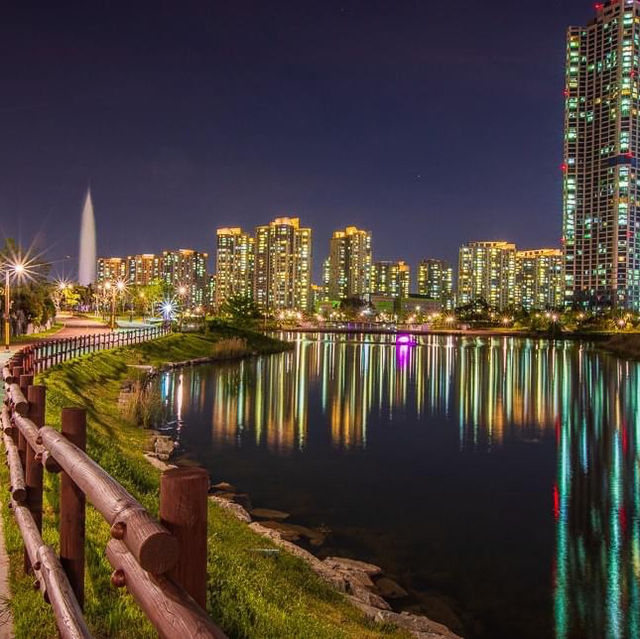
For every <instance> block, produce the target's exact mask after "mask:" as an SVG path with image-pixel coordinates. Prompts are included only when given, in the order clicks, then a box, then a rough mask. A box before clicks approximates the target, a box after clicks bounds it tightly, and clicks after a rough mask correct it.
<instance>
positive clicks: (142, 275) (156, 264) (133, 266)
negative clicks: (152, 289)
mask: <svg viewBox="0 0 640 639" xmlns="http://www.w3.org/2000/svg"><path fill="white" fill-rule="evenodd" d="M126 278H127V282H128V283H129V284H132V285H134V286H148V285H149V284H151V283H152V282H155V281H157V280H160V279H161V278H162V257H161V256H159V255H154V254H153V253H144V254H142V255H129V256H128V257H127V266H126Z"/></svg>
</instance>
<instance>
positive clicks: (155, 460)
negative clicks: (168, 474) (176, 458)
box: [144, 453, 177, 471]
mask: <svg viewBox="0 0 640 639" xmlns="http://www.w3.org/2000/svg"><path fill="white" fill-rule="evenodd" d="M144 456H145V459H146V460H147V461H148V462H149V463H150V464H151V465H152V466H155V467H156V468H158V469H159V470H162V471H165V470H169V469H170V468H177V466H176V465H175V464H167V463H165V462H163V461H160V460H159V459H158V458H157V457H154V456H153V455H150V454H149V453H145V455H144Z"/></svg>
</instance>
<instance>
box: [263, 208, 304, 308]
mask: <svg viewBox="0 0 640 639" xmlns="http://www.w3.org/2000/svg"><path fill="white" fill-rule="evenodd" d="M254 269H255V270H254V289H253V295H254V299H255V301H256V303H257V304H258V306H260V308H262V309H265V310H270V311H273V310H281V309H282V310H284V309H295V310H301V311H306V310H309V309H310V302H311V297H310V286H311V229H310V228H303V227H301V226H300V218H297V217H281V218H276V219H275V220H273V221H272V222H270V223H269V224H267V225H264V226H258V227H257V228H256V237H255V265H254Z"/></svg>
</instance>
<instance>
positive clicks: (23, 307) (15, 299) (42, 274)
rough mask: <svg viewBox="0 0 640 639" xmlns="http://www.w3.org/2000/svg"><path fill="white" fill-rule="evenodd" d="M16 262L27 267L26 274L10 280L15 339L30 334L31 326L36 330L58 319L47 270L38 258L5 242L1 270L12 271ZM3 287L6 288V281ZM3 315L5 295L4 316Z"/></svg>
mask: <svg viewBox="0 0 640 639" xmlns="http://www.w3.org/2000/svg"><path fill="white" fill-rule="evenodd" d="M16 262H22V263H25V264H26V265H27V269H26V270H25V272H24V273H23V274H20V275H17V274H15V275H14V276H13V277H12V279H11V289H10V292H11V306H10V308H9V321H10V323H11V330H12V332H13V333H14V335H20V334H22V333H25V332H26V331H27V327H28V326H29V324H32V325H34V326H35V327H39V326H43V325H45V324H46V323H47V322H48V321H49V320H50V319H53V318H54V317H55V314H56V309H55V304H54V303H53V300H52V298H51V291H50V287H49V286H48V285H47V283H46V281H45V280H46V276H47V273H48V266H47V265H46V264H44V263H43V262H42V261H40V260H38V259H37V257H36V258H30V257H29V256H28V253H27V254H25V252H24V251H23V250H22V249H21V247H20V246H19V245H18V244H17V242H15V241H14V240H12V239H10V238H9V239H6V240H5V243H4V246H3V247H2V248H1V249H0V268H2V269H4V267H5V266H6V267H8V268H11V265H12V264H15V263H16ZM10 272H11V271H10ZM2 284H3V285H4V278H3V280H2ZM4 311H5V309H4V295H3V296H2V312H3V313H4Z"/></svg>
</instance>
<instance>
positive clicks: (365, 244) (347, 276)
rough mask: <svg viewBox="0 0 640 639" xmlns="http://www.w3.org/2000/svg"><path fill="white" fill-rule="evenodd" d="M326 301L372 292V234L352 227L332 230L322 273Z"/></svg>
mask: <svg viewBox="0 0 640 639" xmlns="http://www.w3.org/2000/svg"><path fill="white" fill-rule="evenodd" d="M324 277H325V278H326V279H325V286H326V287H327V292H328V296H329V299H331V300H342V299H345V298H347V297H362V296H364V295H366V294H367V293H369V292H370V290H371V233H370V232H369V231H363V230H362V229H358V228H356V227H355V226H347V228H346V229H344V231H335V232H334V233H333V237H332V238H331V240H330V242H329V258H328V260H327V263H326V266H325V272H324Z"/></svg>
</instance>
